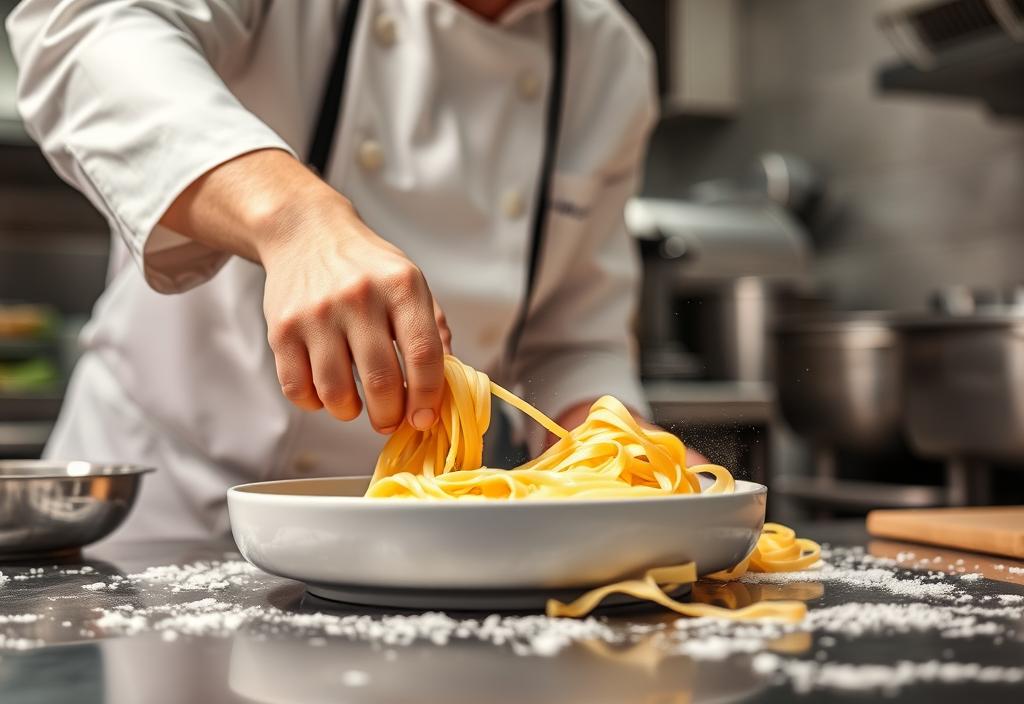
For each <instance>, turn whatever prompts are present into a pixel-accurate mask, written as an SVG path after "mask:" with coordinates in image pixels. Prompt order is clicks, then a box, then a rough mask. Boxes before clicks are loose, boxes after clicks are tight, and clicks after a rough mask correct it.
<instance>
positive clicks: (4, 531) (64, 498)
mask: <svg viewBox="0 0 1024 704" xmlns="http://www.w3.org/2000/svg"><path fill="white" fill-rule="evenodd" d="M151 471H153V470H152V469H151V468H148V467H138V466H135V465H117V464H93V463H90V462H81V461H72V462H51V461H47V460H8V461H0V558H2V559H23V558H29V557H32V556H36V555H40V554H45V553H58V552H67V551H73V550H77V549H79V548H81V547H83V546H85V545H88V544H90V543H94V542H96V541H97V540H99V539H100V538H103V537H105V536H106V535H108V534H109V533H110V532H111V531H113V530H114V529H115V528H117V527H118V526H119V525H121V522H122V521H124V519H125V517H126V516H127V515H128V512H129V511H130V510H131V508H132V504H133V503H134V502H135V496H136V494H137V493H138V489H139V483H140V481H141V480H142V475H143V474H146V473H147V472H151Z"/></svg>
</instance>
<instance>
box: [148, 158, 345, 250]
mask: <svg viewBox="0 0 1024 704" xmlns="http://www.w3.org/2000/svg"><path fill="white" fill-rule="evenodd" d="M332 208H333V209H335V210H336V216H337V217H338V218H339V219H344V218H346V217H354V216H355V215H354V211H353V210H352V207H351V204H350V203H349V202H348V200H347V199H345V198H344V196H342V195H341V194H340V193H338V192H337V191H335V190H334V189H333V188H331V187H330V186H328V185H327V184H325V183H324V182H323V181H322V180H321V179H320V178H318V177H317V176H316V175H315V174H314V173H313V172H312V171H310V170H309V169H308V168H306V166H305V165H304V164H302V163H301V162H299V160H298V159H296V158H295V157H294V156H292V155H291V154H289V153H287V152H285V151H282V150H279V149H260V150H257V151H253V152H249V153H247V154H243V155H241V156H239V157H237V158H234V159H231V160H230V161H227V162H224V163H223V164H220V165H219V166H216V167H214V168H213V169H210V170H209V171H207V172H206V173H205V174H203V175H202V176H200V177H199V178H198V179H196V180H195V181H194V182H193V183H192V184H191V185H189V186H188V187H187V188H186V189H185V190H184V191H183V192H182V193H181V194H180V195H179V196H178V197H177V198H176V199H175V200H174V202H173V203H172V204H171V206H170V207H169V208H168V209H167V211H166V212H165V213H164V215H163V217H162V218H161V219H160V224H161V225H163V226H164V227H167V228H169V229H171V230H174V231H175V232H177V233H179V234H181V235H184V236H185V237H188V238H189V239H193V240H195V241H197V242H200V243H202V244H205V245H207V246H209V247H213V248H215V249H219V250H222V251H225V252H230V253H231V254H236V255H238V256H241V257H245V258H246V259H249V260H250V261H254V262H257V263H263V261H264V259H265V258H266V256H267V254H268V252H269V251H271V250H272V249H273V248H274V247H275V246H277V245H280V244H281V243H282V241H283V240H284V239H286V238H290V237H294V236H295V235H296V233H297V231H298V230H299V227H298V224H299V222H300V221H301V219H302V216H303V213H309V212H311V211H314V210H316V211H319V210H321V209H332Z"/></svg>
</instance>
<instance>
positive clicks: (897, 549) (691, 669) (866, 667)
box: [0, 523, 1024, 704]
mask: <svg viewBox="0 0 1024 704" xmlns="http://www.w3.org/2000/svg"><path fill="white" fill-rule="evenodd" d="M801 533H802V534H803V535H806V536H807V537H811V538H815V539H818V540H822V541H825V542H828V543H829V544H830V545H831V546H832V554H831V558H830V559H831V560H832V562H833V564H836V563H842V565H843V566H844V568H847V569H848V570H849V569H856V570H859V572H858V573H857V574H862V575H863V576H864V579H865V580H867V581H870V580H871V579H874V578H876V577H878V575H879V574H882V573H883V572H884V571H885V570H890V571H891V570H893V569H895V568H894V564H895V563H894V562H892V561H893V560H898V561H900V562H901V563H904V564H913V565H916V566H919V567H920V566H921V565H925V564H926V563H925V562H924V561H925V560H927V561H928V562H927V566H929V567H933V569H940V568H942V569H945V568H946V566H947V565H955V568H954V569H955V570H964V571H965V572H975V573H982V574H984V575H986V578H984V579H971V578H968V579H963V578H961V577H960V576H959V575H954V576H948V575H947V576H945V577H941V578H940V577H938V576H937V575H934V576H933V577H931V578H929V579H922V580H921V581H919V582H911V581H908V582H907V584H910V585H911V586H913V585H923V586H921V590H922V591H921V593H920V594H919V593H917V592H916V591H915V589H916V587H914V588H912V589H903V590H897V591H896V592H895V593H894V592H893V591H891V590H890V591H885V590H884V589H881V588H878V587H873V586H870V585H867V584H866V583H861V584H855V583H851V580H850V579H845V580H844V579H825V578H822V581H813V580H810V581H808V580H805V581H799V582H790V583H784V584H765V583H734V584H732V585H726V586H721V585H699V586H698V587H697V588H696V589H695V592H694V597H693V598H695V599H700V600H704V601H712V602H724V603H728V604H733V605H743V604H745V603H749V602H750V601H751V600H758V599H779V598H801V599H804V600H806V601H807V602H808V605H809V607H810V608H811V615H810V617H809V618H808V619H807V620H806V624H813V627H812V625H806V627H804V626H801V627H800V628H798V629H796V630H795V631H792V632H785V633H783V632H781V630H780V632H778V633H771V631H770V628H769V630H768V631H765V630H764V628H763V627H762V628H759V629H758V628H755V629H751V628H749V627H746V626H742V625H741V626H737V627H735V630H733V631H729V632H727V633H726V632H724V631H722V629H723V628H725V627H724V626H722V625H721V622H716V623H717V625H715V624H711V625H701V624H694V623H692V622H690V624H689V626H687V627H685V628H682V629H680V628H679V627H677V625H676V617H674V616H672V615H666V614H665V613H664V612H662V611H660V610H655V611H651V610H649V609H643V608H635V607H619V608H617V609H609V610H607V611H606V612H605V613H604V614H603V616H602V619H605V620H606V621H607V625H608V627H609V628H610V629H611V631H613V632H615V633H619V634H626V635H628V641H629V642H628V643H617V644H612V645H609V644H607V643H604V642H600V641H592V642H587V641H575V642H572V643H570V644H569V645H568V646H567V647H564V648H562V649H561V650H559V651H558V652H557V653H550V652H549V653H548V655H547V656H544V655H540V654H537V651H533V652H528V653H526V654H523V653H522V652H517V651H516V648H515V647H514V646H513V644H511V643H501V644H495V643H494V642H490V641H488V640H486V639H479V638H452V639H451V640H450V641H449V642H447V643H446V644H439V643H435V642H431V641H430V640H429V639H423V638H419V639H416V640H415V641H414V642H412V643H410V644H394V643H384V642H383V641H382V640H381V638H380V637H379V634H378V636H372V637H368V638H359V637H351V636H347V635H345V634H344V633H341V632H338V631H337V630H335V631H331V628H330V626H327V627H325V626H324V624H325V623H328V622H329V623H345V622H346V621H345V620H344V619H345V617H346V616H353V617H354V615H357V614H361V615H364V616H365V618H364V619H363V623H364V624H371V626H370V629H371V630H370V631H368V632H371V633H372V628H373V625H372V624H375V623H380V622H382V620H383V619H384V618H385V617H386V615H387V613H389V612H384V611H381V610H375V609H365V608H356V607H348V606H345V605H341V604H332V603H330V602H325V601H321V600H319V599H316V598H314V597H310V596H307V595H305V593H304V591H303V588H302V585H301V584H298V583H296V582H292V581H289V580H285V579H280V578H276V577H271V576H269V575H264V574H262V573H255V572H252V571H249V572H247V573H245V574H244V575H242V576H240V577H238V579H237V580H236V581H233V582H231V583H230V584H227V585H225V584H224V583H214V584H210V583H209V580H207V581H206V582H204V581H203V580H199V582H198V583H197V584H193V585H191V586H187V588H185V589H182V590H180V591H174V589H173V586H174V585H175V584H178V585H179V586H180V584H181V580H180V579H177V580H176V581H170V582H167V581H165V582H160V581H152V580H149V581H147V579H142V578H139V577H137V576H136V577H132V576H130V575H137V574H138V573H139V572H141V571H142V570H144V569H145V568H147V567H151V566H154V565H171V564H176V565H182V564H185V563H194V562H195V561H197V560H232V561H233V560H237V559H238V556H237V554H234V553H233V552H231V549H230V548H229V547H226V546H224V545H196V544H184V543H178V544H175V543H151V544H122V545H109V546H104V545H101V546H99V547H97V548H95V549H93V550H89V551H87V553H86V555H85V557H84V558H76V557H72V558H66V559H65V560H63V561H58V563H55V562H54V560H53V558H50V559H49V560H46V561H42V562H36V563H21V564H17V565H14V564H0V572H2V573H3V574H4V576H5V577H6V578H7V579H6V581H4V580H3V579H2V578H0V701H2V702H4V704H28V703H32V704H40V703H43V702H77V703H81V704H86V703H88V702H110V703H115V702H116V703H118V704H120V703H121V702H146V703H147V704H154V703H160V702H197V703H204V704H216V703H217V702H254V701H255V702H327V701H332V702H333V701H345V702H386V703H388V704H391V703H394V702H445V704H450V703H454V702H517V703H519V702H559V703H572V702H581V703H582V702H586V703H587V704H592V703H597V702H638V703H650V704H675V703H681V702H711V701H714V702H726V701H750V702H790V701H807V702H818V701H830V702H831V701H875V700H876V699H878V698H879V696H880V694H883V693H886V694H889V695H890V696H892V697H893V698H896V699H898V700H900V701H913V702H929V704H941V703H942V702H947V701H948V702H954V701H955V702H958V704H960V703H962V702H964V701H969V702H988V701H1021V698H1022V696H1024V679H1016V677H1017V674H1018V671H1019V668H1020V666H1022V665H1024V619H1022V618H1021V609H1022V608H1024V604H1020V603H1019V600H1018V599H1017V597H1018V596H1024V564H1022V563H1019V562H1013V561H1010V560H1002V559H995V558H991V559H989V558H982V557H980V556H976V555H967V554H963V553H956V552H953V551H949V550H944V549H935V548H927V547H923V546H908V545H904V544H898V543H892V542H888V541H875V540H870V539H869V538H868V536H867V535H866V534H865V533H864V532H863V528H862V526H861V524H860V523H856V524H852V523H851V524H842V523H832V524H817V525H810V526H806V527H804V529H803V530H802V531H801ZM849 548H853V550H850V549H849ZM860 549H863V552H860ZM865 556H867V557H865ZM936 557H937V558H938V561H937V562H936V561H934V560H935V558H936ZM957 560H962V562H960V563H957ZM229 564H233V565H236V566H237V564H238V563H236V562H231V563H229ZM83 567H85V568H87V571H86V572H85V573H83V572H82V568H83ZM89 568H91V569H89ZM1011 568H1012V569H1011ZM40 569H41V571H39V570H40ZM897 574H900V575H903V576H905V577H907V578H908V579H909V578H911V577H913V576H914V575H913V573H910V572H906V571H900V572H897ZM918 574H920V575H924V574H926V573H924V572H921V573H918ZM126 575H127V577H126ZM988 577H992V578H994V579H989V578H988ZM854 581H856V580H854ZM100 583H102V584H104V585H109V584H111V583H114V584H115V588H114V589H110V588H109V586H104V587H96V586H95V585H97V584H100ZM942 584H951V585H953V589H954V591H952V592H950V593H949V594H947V595H946V596H945V597H942V598H938V599H936V598H935V595H936V594H937V593H939V592H941V591H942V589H943V588H942V587H936V586H935V585H942ZM87 586H91V587H92V588H86V587H87ZM926 588H927V589H928V590H929V591H930V593H931V597H928V596H927V595H925V594H924V590H925V589H926ZM199 600H207V601H199ZM187 602H191V606H184V607H182V606H175V605H180V604H183V603H187ZM197 602H199V603H198V604H197ZM844 604H855V605H857V606H852V607H849V608H848V609H847V611H849V612H851V613H850V614H848V615H847V616H846V617H843V618H847V619H853V620H854V621H857V623H858V624H859V625H856V628H860V629H862V632H860V633H857V632H856V631H855V630H850V628H841V627H840V625H841V624H840V625H837V624H839V622H840V621H842V618H836V617H835V614H837V613H843V612H842V611H841V610H842V608H843V605H844ZM885 604H893V605H895V606H894V607H892V608H890V607H887V606H884V605H885ZM915 604H917V605H921V604H932V605H933V606H934V609H933V610H932V611H928V608H929V607H925V606H915ZM1007 604H1015V605H1016V606H1014V607H1007V606H1006V605H1007ZM873 608H874V609H878V610H879V613H881V614H885V617H884V618H883V619H882V621H883V623H881V625H880V626H879V627H878V628H877V629H874V630H872V628H870V623H869V621H870V619H868V620H867V621H866V620H865V619H864V616H865V614H868V613H874V611H872V609H873ZM180 609H184V610H185V611H186V612H187V613H189V614H191V620H186V621H174V620H173V619H174V618H175V614H178V613H180ZM203 609H209V611H210V617H209V619H205V617H203V618H199V619H197V618H196V614H201V613H204V612H203ZM275 609H276V610H279V611H276V610H275ZM915 609H925V612H926V615H924V616H923V617H921V618H918V619H917V620H914V619H911V618H908V619H907V620H903V617H902V616H901V614H904V613H906V614H912V613H916V611H915ZM104 610H106V613H107V614H108V618H106V619H102V620H100V621H97V619H98V617H99V616H100V615H101V614H103V613H104ZM268 610H269V611H270V612H271V613H272V614H278V616H271V617H267V616H266V615H265V614H266V612H267V611H268ZM110 613H115V614H122V615H123V616H124V617H123V618H120V619H118V618H114V619H111V618H110V617H109V614H110ZM318 613H321V614H326V616H316V615H314V614H318ZM390 613H394V612H390ZM403 613H409V612H403ZM954 613H955V616H953V615H951V614H954ZM140 614H143V615H142V616H140ZM253 614H264V615H263V616H260V617H254V616H253ZM295 614H305V615H306V616H307V618H305V620H304V621H301V622H300V619H299V617H297V616H295ZM827 614H832V616H828V617H827V618H826V615H827ZM927 614H932V616H935V615H936V614H945V616H943V617H944V618H947V619H948V618H954V621H953V622H949V623H946V624H945V625H941V626H936V625H935V623H933V622H932V621H931V620H930V619H931V617H929V616H928V615H927ZM26 615H27V616H26ZM452 616H453V617H455V618H468V616H463V615H456V614H452ZM474 616H475V618H477V619H480V615H474ZM339 617H340V619H339ZM858 618H859V620H858ZM161 619H170V620H164V621H163V623H162V624H161V623H159V622H160V621H161ZM350 620H351V619H350ZM866 623H867V624H868V626H869V628H868V630H867V631H863V628H864V626H865V624H866ZM828 624H831V625H828ZM915 624H916V625H915ZM829 629H832V630H831V631H830V630H829ZM783 630H784V629H783ZM972 630H973V631H975V632H976V634H975V635H973V636H971V637H968V635H967V634H968V632H970V631H972ZM723 633H725V634H724V635H723ZM766 633H767V634H768V635H767V636H766ZM758 639H760V640H758ZM900 661H906V662H907V663H908V664H906V665H901V666H898V667H896V666H897V663H899V662H900ZM926 663H932V664H930V665H928V664H926ZM942 663H946V665H945V666H943V665H942ZM955 663H960V664H961V665H955ZM873 666H882V667H881V668H874V667H873ZM894 667H896V669H893V668H894ZM900 668H902V669H900ZM907 678H909V679H907ZM943 678H945V679H946V680H953V681H937V680H942V679H943ZM910 680H915V681H913V682H911V681H910ZM922 680H925V681H924V682H922ZM989 680H998V682H995V683H989V682H988V681H989ZM809 683H813V685H814V689H812V691H810V693H807V694H804V695H802V696H801V695H800V694H799V691H800V690H801V689H803V688H805V687H807V686H809ZM871 683H874V684H871ZM851 687H861V688H862V689H861V690H860V691H856V690H851Z"/></svg>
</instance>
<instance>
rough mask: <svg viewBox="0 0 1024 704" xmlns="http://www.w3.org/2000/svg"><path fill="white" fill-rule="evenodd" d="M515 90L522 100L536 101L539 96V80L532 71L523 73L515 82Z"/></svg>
mask: <svg viewBox="0 0 1024 704" xmlns="http://www.w3.org/2000/svg"><path fill="white" fill-rule="evenodd" d="M516 88H517V89H518V90H519V97H520V98H522V99H523V100H536V99H537V96H539V95H540V79H539V78H537V74H536V73H534V72H533V71H524V72H523V73H521V74H519V78H518V79H517V80H516Z"/></svg>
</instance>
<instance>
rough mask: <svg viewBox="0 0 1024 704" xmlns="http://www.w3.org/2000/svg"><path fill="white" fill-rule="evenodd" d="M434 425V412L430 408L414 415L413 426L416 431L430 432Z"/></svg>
mask: <svg viewBox="0 0 1024 704" xmlns="http://www.w3.org/2000/svg"><path fill="white" fill-rule="evenodd" d="M433 424H434V412H433V411H432V410H430V409H429V408H421V409H420V410H418V411H416V412H415V413H413V414H412V426H413V427H414V428H416V430H429V429H430V426H432V425H433Z"/></svg>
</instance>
